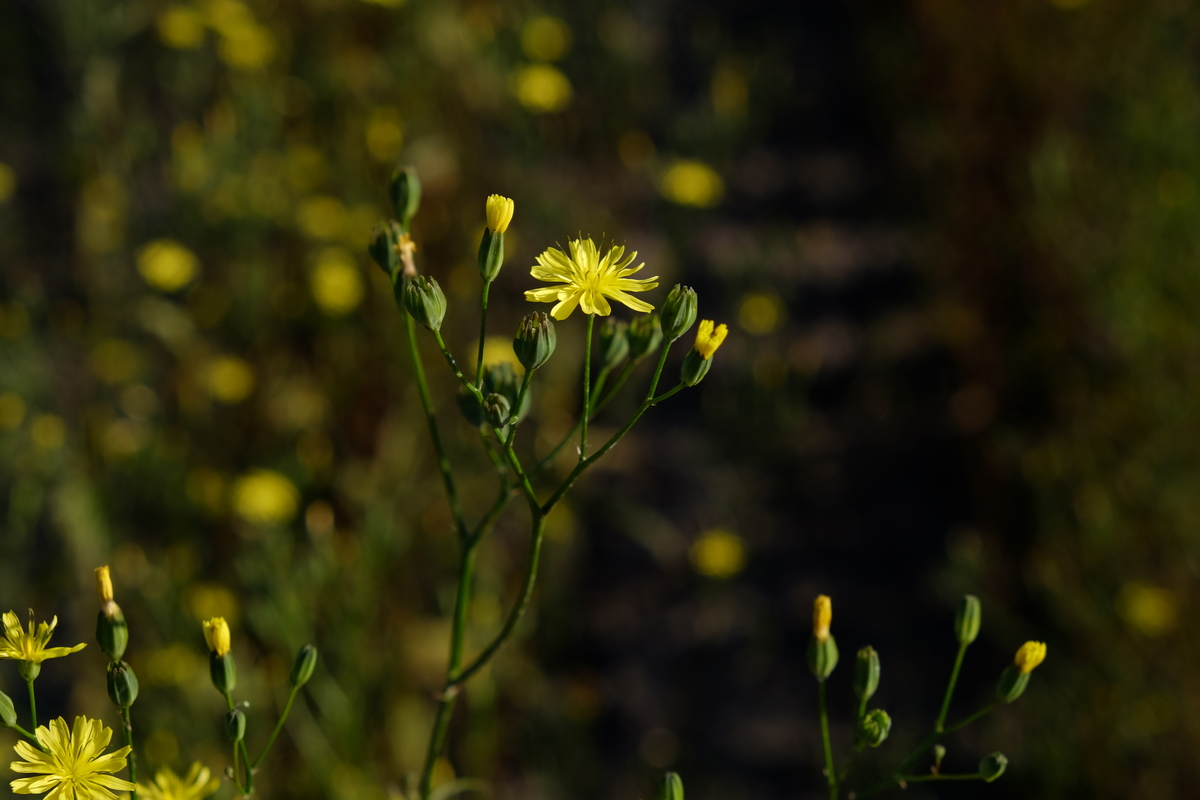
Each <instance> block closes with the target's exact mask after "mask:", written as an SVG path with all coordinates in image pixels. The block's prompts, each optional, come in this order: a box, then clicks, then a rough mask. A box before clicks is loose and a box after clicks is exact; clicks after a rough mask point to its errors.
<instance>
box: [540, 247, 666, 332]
mask: <svg viewBox="0 0 1200 800" xmlns="http://www.w3.org/2000/svg"><path fill="white" fill-rule="evenodd" d="M567 244H568V245H569V249H570V251H571V254H570V255H569V256H568V255H567V254H566V253H564V252H563V251H562V250H559V249H558V248H555V247H550V248H548V249H547V250H546V252H544V253H542V254H541V255H540V256H538V257H537V265H535V266H534V267H533V268H531V269H530V274H531V275H533V277H535V278H537V279H538V280H539V281H546V282H553V281H561V282H562V285H560V286H551V287H547V288H543V289H530V290H529V291H527V292H525V299H526V300H528V301H529V302H531V303H556V305H555V306H554V308H553V309H551V310H550V313H551V314H552V315H553V316H554V318H555V319H558V320H563V319H566V318H567V317H569V316H571V312H572V311H574V310H575V306H579V307H581V308H582V309H583V313H585V314H598V315H600V316H602V317H605V316H608V315H609V314H611V313H612V308H611V307H610V306H609V304H608V300H607V299H605V298H611V299H613V300H616V301H617V302H619V303H623V304H624V305H626V306H628V307H629V308H632V309H633V310H634V311H653V310H654V306H652V305H650V304H649V303H646V302H644V301H642V300H638V299H637V298H636V297H633V296H632V295H630V294H628V292H646V291H649V290H651V289H653V288H655V287H656V286H658V276H657V275H655V276H654V277H653V278H644V279H642V278H630V277H629V276H630V275H633V274H634V273H636V272H638V271H639V270H641V268H642V267H644V266H646V265H645V263H642V264H638V265H637V266H636V267H632V268H631V267H630V266H629V265H630V264H632V263H633V260H634V259H635V258H637V251H636V250H635V251H634V252H632V253H630V254H629V255H628V256H625V248H624V247H623V246H621V245H614V246H613V247H611V248H609V250H608V252H607V253H605V254H604V256H603V257H601V256H600V251H599V249H598V248H597V247H596V243H595V242H593V241H592V240H591V238H590V237H589V238H587V239H572V240H570V241H569V242H568V243H567Z"/></svg>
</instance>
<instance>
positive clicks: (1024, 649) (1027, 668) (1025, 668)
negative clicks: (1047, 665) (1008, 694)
mask: <svg viewBox="0 0 1200 800" xmlns="http://www.w3.org/2000/svg"><path fill="white" fill-rule="evenodd" d="M1045 660H1046V643H1045V642H1026V643H1025V644H1023V645H1021V649H1020V650H1018V651H1017V655H1016V657H1015V658H1014V659H1013V664H1015V665H1016V667H1017V669H1018V670H1020V671H1021V674H1023V675H1028V674H1029V673H1030V672H1033V668H1034V667H1036V666H1037V665H1038V664H1040V663H1042V662H1043V661H1045Z"/></svg>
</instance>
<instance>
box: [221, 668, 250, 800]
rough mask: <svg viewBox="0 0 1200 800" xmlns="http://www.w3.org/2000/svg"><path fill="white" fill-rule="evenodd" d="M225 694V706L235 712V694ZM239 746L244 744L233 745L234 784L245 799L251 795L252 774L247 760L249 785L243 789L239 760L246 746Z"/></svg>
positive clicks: (235, 743)
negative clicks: (239, 755)
mask: <svg viewBox="0 0 1200 800" xmlns="http://www.w3.org/2000/svg"><path fill="white" fill-rule="evenodd" d="M224 694H225V705H226V707H228V709H229V710H230V711H233V694H232V693H230V692H225V693H224ZM239 744H243V743H242V742H234V743H233V782H234V783H236V784H237V788H238V793H239V794H241V795H242V796H243V797H245V796H247V795H249V794H250V774H251V773H250V762H249V760H247V762H246V780H247V783H246V786H245V787H243V786H242V779H241V778H240V777H239V773H240V769H239V765H240V762H239V760H238V754H239V752H240V751H241V750H244V749H245V746H244V744H243V747H242V748H238V745H239Z"/></svg>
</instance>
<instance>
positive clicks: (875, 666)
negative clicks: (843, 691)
mask: <svg viewBox="0 0 1200 800" xmlns="http://www.w3.org/2000/svg"><path fill="white" fill-rule="evenodd" d="M878 688H879V653H876V652H875V648H874V647H864V648H863V649H861V650H859V651H858V654H857V655H856V656H855V659H854V694H855V696H857V697H858V699H859V700H870V699H871V697H872V695H874V694H875V690H876V689H878Z"/></svg>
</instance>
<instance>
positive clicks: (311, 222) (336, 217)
mask: <svg viewBox="0 0 1200 800" xmlns="http://www.w3.org/2000/svg"><path fill="white" fill-rule="evenodd" d="M296 222H297V223H298V224H299V226H300V230H301V231H303V232H304V233H305V234H306V235H308V236H311V237H312V238H314V239H336V238H337V237H338V236H339V235H340V234H341V232H342V228H344V227H345V225H346V207H345V206H344V205H342V201H341V200H338V199H337V198H336V197H329V196H327V195H318V196H317V197H310V198H308V199H307V200H305V201H304V202H303V203H301V204H300V207H299V208H298V209H297V211H296Z"/></svg>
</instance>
